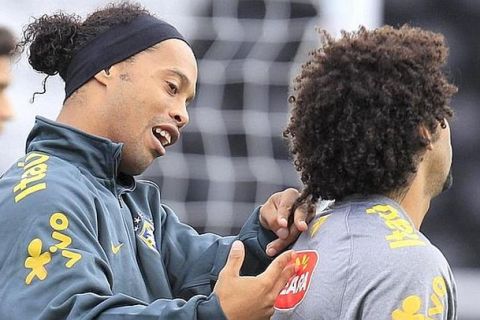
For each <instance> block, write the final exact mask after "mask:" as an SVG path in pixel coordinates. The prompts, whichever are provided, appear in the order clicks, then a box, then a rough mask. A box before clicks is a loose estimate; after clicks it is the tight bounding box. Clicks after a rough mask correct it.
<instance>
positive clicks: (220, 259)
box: [157, 205, 276, 299]
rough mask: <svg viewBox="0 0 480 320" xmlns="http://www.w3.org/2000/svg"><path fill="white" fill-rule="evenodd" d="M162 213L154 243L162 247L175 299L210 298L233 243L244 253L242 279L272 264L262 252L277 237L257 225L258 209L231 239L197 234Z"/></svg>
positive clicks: (166, 210)
mask: <svg viewBox="0 0 480 320" xmlns="http://www.w3.org/2000/svg"><path fill="white" fill-rule="evenodd" d="M161 210H162V213H163V215H162V216H163V221H162V231H161V235H160V236H161V239H159V240H160V241H157V243H161V244H162V247H161V248H160V251H161V252H162V255H163V258H164V261H165V266H166V268H167V273H168V275H169V277H170V279H169V280H170V284H171V285H172V289H173V292H174V295H175V296H179V297H182V298H185V299H188V298H189V297H191V296H193V295H195V294H209V293H210V292H211V290H212V288H213V285H214V283H215V281H216V280H217V278H218V274H219V273H220V271H221V270H222V268H223V266H224V265H225V263H226V260H227V256H228V253H229V252H230V246H231V244H232V243H233V241H234V240H236V239H239V240H241V241H242V242H243V243H244V245H245V249H246V256H245V260H244V264H243V266H242V270H241V273H242V275H258V274H260V273H261V272H263V271H264V270H265V269H266V267H267V266H268V265H269V264H270V262H271V260H272V259H271V258H269V257H268V256H267V255H266V253H265V248H266V245H267V244H268V243H269V242H270V241H272V240H273V239H275V238H276V235H275V234H274V233H273V232H271V231H269V230H266V229H264V228H263V227H262V226H261V225H260V223H259V219H258V215H259V210H260V208H257V209H256V210H254V212H253V213H252V214H251V216H250V217H249V219H248V220H247V222H246V223H245V225H244V226H243V228H242V229H241V231H240V233H239V234H238V235H237V236H230V237H220V236H218V235H215V234H211V233H206V234H198V233H197V232H196V231H195V230H194V229H193V228H192V227H190V226H188V225H185V224H183V223H181V222H179V220H178V218H177V216H176V215H175V213H174V212H173V211H172V210H171V209H170V208H169V207H167V206H165V205H162V209H161Z"/></svg>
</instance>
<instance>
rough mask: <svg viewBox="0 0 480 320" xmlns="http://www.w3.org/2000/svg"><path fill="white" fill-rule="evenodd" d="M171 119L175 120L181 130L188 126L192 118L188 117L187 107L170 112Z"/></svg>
mask: <svg viewBox="0 0 480 320" xmlns="http://www.w3.org/2000/svg"><path fill="white" fill-rule="evenodd" d="M170 117H171V118H172V119H174V120H175V123H176V124H177V126H178V127H179V128H183V127H184V126H186V125H187V124H188V122H189V121H190V117H189V116H188V111H187V107H186V106H185V105H183V106H181V107H178V108H173V109H172V110H171V111H170Z"/></svg>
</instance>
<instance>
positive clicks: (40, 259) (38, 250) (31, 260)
mask: <svg viewBox="0 0 480 320" xmlns="http://www.w3.org/2000/svg"><path fill="white" fill-rule="evenodd" d="M42 246H43V244H42V240H40V239H38V238H35V239H33V240H32V241H30V243H29V244H28V249H27V250H28V254H29V255H30V256H29V257H28V258H27V259H26V260H25V268H28V269H31V270H32V271H30V273H29V274H28V275H27V278H26V279H25V283H26V284H30V283H32V280H33V279H34V278H35V277H37V278H38V279H39V280H45V278H46V277H47V275H48V272H47V269H45V265H46V264H48V263H49V262H50V260H51V259H52V258H51V255H50V252H43V253H42Z"/></svg>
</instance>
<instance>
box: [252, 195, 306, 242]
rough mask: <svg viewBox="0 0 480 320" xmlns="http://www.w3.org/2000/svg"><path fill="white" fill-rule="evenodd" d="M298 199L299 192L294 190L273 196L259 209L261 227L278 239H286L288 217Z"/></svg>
mask: <svg viewBox="0 0 480 320" xmlns="http://www.w3.org/2000/svg"><path fill="white" fill-rule="evenodd" d="M298 197H299V192H298V190H296V189H294V188H289V189H286V190H284V191H282V192H278V193H275V194H273V195H272V196H271V197H270V198H269V199H268V200H267V202H266V203H265V205H264V206H263V207H262V208H261V209H260V223H261V224H262V226H263V227H264V228H265V229H268V230H272V231H273V232H275V234H276V235H277V237H279V238H280V239H285V238H287V237H288V235H289V231H288V217H289V215H290V211H291V208H292V206H293V204H294V203H295V201H296V199H297V198H298Z"/></svg>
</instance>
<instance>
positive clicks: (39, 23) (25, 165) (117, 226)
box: [0, 2, 307, 319]
mask: <svg viewBox="0 0 480 320" xmlns="http://www.w3.org/2000/svg"><path fill="white" fill-rule="evenodd" d="M23 45H25V46H28V45H29V62H30V64H31V65H32V67H33V68H34V69H35V70H37V71H39V72H42V73H44V74H47V75H55V74H59V75H60V76H61V77H62V79H64V80H65V94H66V97H65V101H64V105H63V107H62V109H61V112H60V115H59V116H58V118H57V121H51V120H48V119H45V118H42V117H37V119H36V122H35V125H34V128H33V129H32V131H31V133H30V135H29V137H28V139H27V154H26V156H25V157H23V158H21V159H20V160H19V161H18V162H16V163H15V164H14V165H13V166H12V167H11V168H10V169H9V170H8V171H7V172H6V173H5V175H4V176H3V177H2V178H1V179H0V212H2V215H0V233H1V234H2V250H1V251H0V261H2V273H0V282H1V283H2V286H0V299H1V301H2V303H1V304H0V318H9V319H37V318H42V319H66V318H69V319H78V318H82V319H93V318H95V319H118V318H122V319H152V318H161V319H225V318H228V319H247V318H248V319H266V318H269V317H270V316H271V314H272V313H273V303H274V301H275V298H276V295H277V294H278V292H279V291H280V289H281V288H282V287H283V286H284V284H285V283H286V282H287V280H288V278H289V277H290V276H291V275H292V274H293V272H294V266H293V264H291V258H292V256H294V253H293V252H292V251H290V250H287V251H285V250H286V248H287V247H288V245H290V244H291V243H292V242H293V241H294V240H295V239H296V238H297V236H298V234H299V233H300V232H301V231H304V230H306V227H307V224H306V222H305V220H306V219H307V210H305V209H304V208H303V207H299V208H298V209H297V210H295V211H294V212H293V213H292V214H291V213H290V212H291V211H292V210H290V208H292V207H293V206H294V204H295V202H296V199H297V198H298V196H299V193H298V191H296V190H294V189H287V190H285V191H283V192H279V193H276V194H274V195H272V196H271V197H270V198H269V199H268V200H267V202H266V203H265V204H264V205H263V206H261V207H259V208H258V209H256V210H255V211H254V212H253V213H252V215H251V216H250V218H249V219H248V220H247V222H246V223H245V225H244V226H243V228H242V230H241V231H240V233H239V235H238V236H236V237H220V236H217V235H214V234H203V235H199V234H197V233H196V232H195V230H194V229H193V228H191V227H189V226H187V225H185V224H182V223H180V222H179V220H178V218H177V217H176V215H175V214H174V212H173V211H172V210H171V209H170V208H168V207H167V206H165V205H163V204H162V203H161V200H160V192H159V190H158V188H157V186H156V185H154V184H152V183H150V182H147V181H140V180H139V181H136V180H135V179H134V176H135V175H138V174H140V173H142V172H143V171H144V170H145V169H146V168H147V167H148V166H149V165H150V164H151V163H152V162H153V160H154V159H156V158H157V157H160V156H164V155H165V154H166V153H167V148H168V147H169V146H170V145H172V144H174V143H175V142H176V141H177V140H178V138H179V136H180V132H181V130H182V128H183V127H185V126H186V125H187V123H188V121H189V118H188V111H187V104H188V103H189V102H190V101H191V100H192V99H193V98H194V95H195V88H196V81H197V64H196V60H195V57H194V55H193V52H192V50H191V48H190V46H189V45H188V43H187V42H186V40H185V39H184V38H183V36H182V35H181V34H180V33H179V32H178V31H177V30H176V29H175V28H174V27H173V26H171V25H170V24H168V23H166V22H164V21H162V20H159V19H157V18H155V17H153V16H152V15H151V14H150V13H149V12H148V11H147V10H145V9H144V8H142V7H141V6H139V5H136V4H131V3H128V2H126V3H119V4H111V5H108V6H107V7H106V8H104V9H99V10H97V11H95V12H94V13H92V14H90V15H89V16H88V17H87V19H86V20H84V21H82V20H81V19H80V17H78V16H76V15H68V14H65V13H62V12H58V13H56V14H53V15H50V16H48V15H44V16H42V17H40V18H39V19H36V20H35V21H34V22H33V23H31V24H29V25H28V26H27V27H26V28H25V31H24V41H23ZM218 214H222V213H221V212H218ZM288 220H293V223H291V224H290V225H289V224H288ZM238 240H240V241H238ZM282 252H283V253H282ZM277 255H278V257H276V256H277ZM274 257H276V258H275V259H274ZM19 301H22V308H18V303H19Z"/></svg>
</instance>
